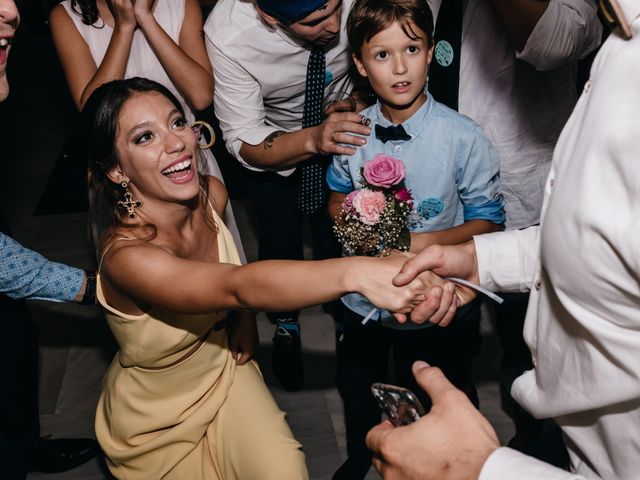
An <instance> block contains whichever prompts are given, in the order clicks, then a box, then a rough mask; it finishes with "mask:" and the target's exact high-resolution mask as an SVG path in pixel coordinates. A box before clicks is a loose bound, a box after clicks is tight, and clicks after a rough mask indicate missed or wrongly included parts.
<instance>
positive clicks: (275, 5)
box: [256, 0, 328, 25]
mask: <svg viewBox="0 0 640 480" xmlns="http://www.w3.org/2000/svg"><path fill="white" fill-rule="evenodd" d="M327 1H328V0H306V1H304V0H299V1H296V0H257V2H256V3H257V4H258V6H259V7H260V8H261V9H262V10H264V11H265V12H266V13H268V14H269V15H273V16H274V17H276V18H277V19H278V20H280V21H281V22H282V23H284V24H285V25H290V24H292V23H295V22H297V21H298V20H301V19H303V18H304V17H306V16H307V15H309V14H310V13H312V12H315V11H316V10H318V9H319V8H320V7H322V6H323V5H324V4H326V3H327Z"/></svg>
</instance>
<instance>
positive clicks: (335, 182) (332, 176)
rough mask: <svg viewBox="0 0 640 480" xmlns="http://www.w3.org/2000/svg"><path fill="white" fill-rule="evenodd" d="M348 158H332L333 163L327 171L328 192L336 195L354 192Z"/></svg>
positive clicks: (342, 156)
mask: <svg viewBox="0 0 640 480" xmlns="http://www.w3.org/2000/svg"><path fill="white" fill-rule="evenodd" d="M348 158H349V157H346V156H344V155H334V156H333V162H331V164H330V165H329V168H328V169H327V184H328V185H329V190H333V191H334V192H338V193H351V192H352V191H353V190H354V188H353V180H352V178H351V172H350V171H349V161H348Z"/></svg>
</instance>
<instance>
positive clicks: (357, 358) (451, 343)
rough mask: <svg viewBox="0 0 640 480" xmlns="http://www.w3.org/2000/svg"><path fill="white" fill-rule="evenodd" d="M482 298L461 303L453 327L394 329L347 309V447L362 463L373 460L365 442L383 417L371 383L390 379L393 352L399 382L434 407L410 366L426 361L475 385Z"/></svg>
mask: <svg viewBox="0 0 640 480" xmlns="http://www.w3.org/2000/svg"><path fill="white" fill-rule="evenodd" d="M480 303H481V302H480V300H476V301H474V302H473V303H471V304H469V305H466V306H465V307H463V308H461V309H460V310H459V312H458V314H457V315H456V317H455V319H454V320H453V322H452V323H451V324H450V325H449V326H448V327H444V328H443V327H438V326H433V327H429V328H424V329H420V330H394V329H391V328H386V327H382V326H381V325H380V324H379V323H378V322H373V321H370V322H368V323H367V324H366V325H362V323H361V322H362V316H360V315H358V314H356V313H354V312H352V311H351V310H349V309H346V308H345V311H346V313H345V317H346V318H345V321H344V330H343V332H342V336H341V338H340V339H339V341H338V346H337V350H336V354H337V372H336V377H337V378H336V383H337V385H338V391H339V392H340V396H341V397H342V401H343V403H344V413H345V423H346V429H347V452H348V454H349V457H350V458H353V459H354V460H358V461H360V462H362V463H366V462H369V461H370V460H371V452H370V451H369V450H368V449H367V447H366V444H365V437H366V435H367V432H368V431H369V430H370V429H371V428H372V427H373V426H375V425H376V424H377V423H378V422H380V409H379V407H378V405H377V403H376V402H375V400H374V399H373V396H372V395H371V390H370V388H371V384H372V383H375V382H388V381H389V380H388V366H389V354H390V352H391V353H392V354H393V364H394V374H395V380H394V383H396V384H397V385H400V386H402V387H405V388H408V389H410V390H412V391H413V392H414V393H415V394H416V395H417V396H418V398H419V400H420V401H421V402H422V403H423V405H424V406H425V408H429V406H430V400H429V398H428V397H427V395H426V394H425V393H424V391H423V390H422V388H420V387H419V386H418V384H417V383H416V381H415V379H414V377H413V374H412V373H411V365H412V364H413V362H415V361H416V360H424V361H426V362H427V363H429V364H430V365H433V366H437V367H439V368H441V369H442V371H443V372H444V374H445V375H446V376H447V378H448V379H449V380H450V381H451V382H452V383H453V384H454V385H456V386H457V387H458V388H462V389H464V390H467V391H468V389H469V387H470V386H471V385H472V378H471V366H472V360H473V358H475V357H476V356H477V355H478V353H479V352H480V344H481V341H482V340H481V337H480V333H479V325H480Z"/></svg>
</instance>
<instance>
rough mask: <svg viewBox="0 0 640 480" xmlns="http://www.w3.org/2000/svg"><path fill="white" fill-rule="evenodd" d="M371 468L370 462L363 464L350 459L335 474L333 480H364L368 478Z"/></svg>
mask: <svg viewBox="0 0 640 480" xmlns="http://www.w3.org/2000/svg"><path fill="white" fill-rule="evenodd" d="M370 467H371V463H370V462H362V461H359V460H355V459H353V458H351V457H349V458H347V460H346V461H345V462H344V463H343V464H342V465H340V468H339V469H338V470H336V473H334V474H333V477H332V480H362V479H363V478H364V477H366V476H367V472H368V471H369V468H370Z"/></svg>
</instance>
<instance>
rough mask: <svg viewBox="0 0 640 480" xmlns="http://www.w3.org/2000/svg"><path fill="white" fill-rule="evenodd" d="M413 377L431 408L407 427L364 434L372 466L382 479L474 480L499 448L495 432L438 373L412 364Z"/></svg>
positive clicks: (383, 426) (386, 423)
mask: <svg viewBox="0 0 640 480" xmlns="http://www.w3.org/2000/svg"><path fill="white" fill-rule="evenodd" d="M413 374H414V375H415V377H416V380H417V381H418V383H419V384H420V386H421V387H422V388H424V390H425V391H426V392H427V393H428V394H429V396H430V397H431V400H432V407H431V410H430V411H429V413H428V414H426V415H424V416H423V417H421V418H420V419H419V420H417V421H416V422H414V423H411V424H410V425H406V426H402V427H394V426H393V425H392V424H391V423H390V422H389V421H384V422H382V423H381V424H380V425H378V426H376V427H374V428H373V429H372V430H371V431H370V432H369V434H368V435H367V446H368V447H369V448H370V449H371V450H372V451H373V453H374V456H373V465H374V467H375V468H376V470H377V471H378V473H380V474H381V475H382V476H383V477H384V478H385V479H401V478H402V479H420V480H472V479H473V480H475V479H477V478H478V476H479V474H480V471H481V470H482V466H483V465H484V462H485V461H486V460H487V458H488V457H489V455H491V453H492V452H493V451H494V450H495V449H497V448H498V447H499V446H500V445H499V443H498V437H497V436H496V433H495V431H494V430H493V428H492V427H491V425H490V424H489V422H488V421H487V420H486V419H485V418H484V417H483V416H482V414H481V413H480V412H479V411H478V410H477V409H476V408H475V407H474V406H473V405H472V404H471V402H469V400H468V399H467V397H466V395H465V394H464V393H462V392H461V391H460V390H458V389H457V388H455V387H454V386H453V385H451V383H449V381H448V380H447V379H446V378H445V376H444V375H443V374H442V372H441V371H440V369H438V368H432V367H430V366H429V365H427V364H426V363H425V362H416V363H414V365H413Z"/></svg>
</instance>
